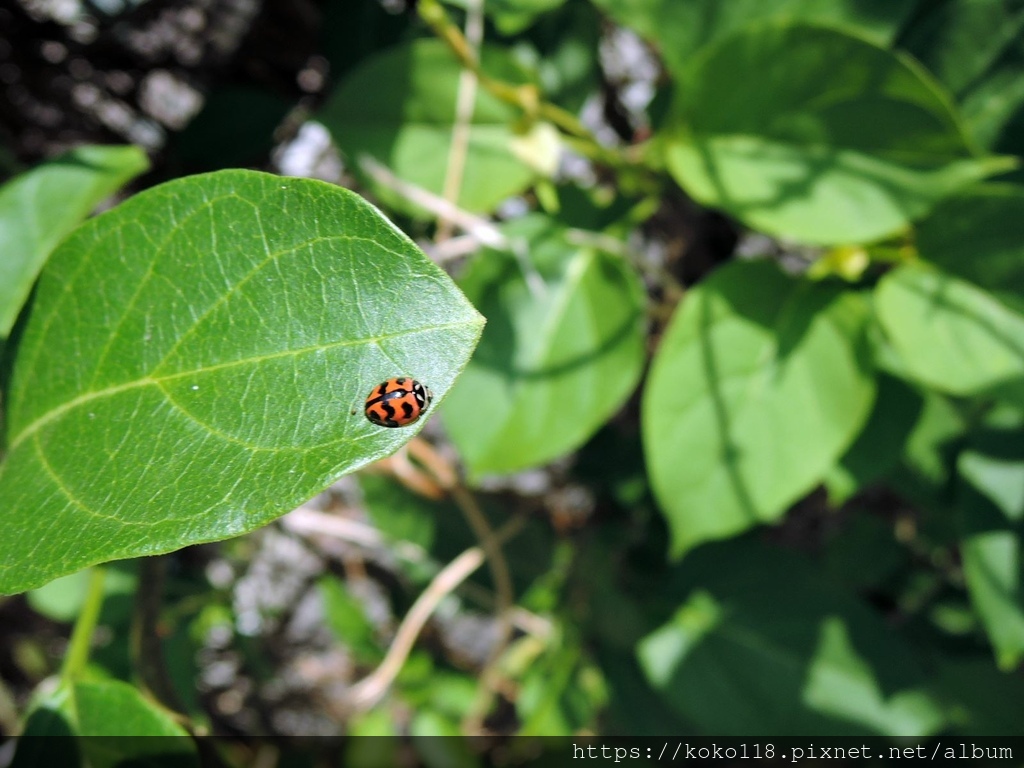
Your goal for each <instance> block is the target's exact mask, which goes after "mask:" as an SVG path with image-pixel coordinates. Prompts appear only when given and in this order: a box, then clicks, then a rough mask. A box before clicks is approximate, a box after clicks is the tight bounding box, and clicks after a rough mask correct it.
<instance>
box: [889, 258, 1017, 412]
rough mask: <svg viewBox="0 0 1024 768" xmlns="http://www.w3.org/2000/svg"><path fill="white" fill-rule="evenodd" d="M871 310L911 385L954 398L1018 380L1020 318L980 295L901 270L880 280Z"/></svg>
mask: <svg viewBox="0 0 1024 768" xmlns="http://www.w3.org/2000/svg"><path fill="white" fill-rule="evenodd" d="M876 306H877V311H878V319H879V321H880V322H881V324H882V327H883V328H884V329H885V332H886V334H888V336H889V338H890V339H891V340H892V343H893V346H894V347H895V349H896V351H897V353H898V354H899V356H900V360H901V361H902V362H903V364H904V365H905V366H906V371H907V373H908V375H909V376H910V377H911V378H913V379H916V380H917V381H920V382H922V383H924V384H926V385H928V386H931V387H934V388H935V389H937V390H939V391H940V392H948V393H950V394H954V395H979V394H984V393H986V392H989V391H992V390H995V389H997V388H999V387H1006V386H1012V385H1015V384H1018V383H1020V382H1021V381H1022V380H1024V316H1022V315H1020V314H1019V313H1017V312H1015V311H1013V310H1012V309H1010V308H1009V307H1007V306H1005V305H1004V304H1002V303H1001V302H1000V301H998V300H997V299H996V298H995V297H993V296H992V295H991V294H990V293H988V292H987V291H984V290H982V289H980V288H977V287H975V286H973V285H971V284H970V283H968V282H965V281H962V280H957V279H956V278H953V277H950V276H948V275H944V274H942V273H941V272H939V271H937V270H933V269H926V268H924V267H920V266H914V265H907V266H903V267H900V268H899V269H896V270H893V271H892V272H890V273H889V274H888V275H886V276H885V278H883V279H882V281H881V283H880V284H879V286H878V290H877V295H876Z"/></svg>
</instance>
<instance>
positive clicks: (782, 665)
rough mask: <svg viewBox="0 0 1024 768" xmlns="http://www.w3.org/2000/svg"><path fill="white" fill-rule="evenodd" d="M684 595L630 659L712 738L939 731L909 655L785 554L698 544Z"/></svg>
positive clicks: (867, 615)
mask: <svg viewBox="0 0 1024 768" xmlns="http://www.w3.org/2000/svg"><path fill="white" fill-rule="evenodd" d="M683 569H684V570H685V571H686V572H687V573H688V574H690V577H691V579H692V581H693V583H694V584H697V585H699V586H698V587H696V588H695V590H694V592H693V593H692V594H691V596H690V598H689V599H688V600H687V601H686V602H685V603H684V604H683V605H682V606H680V608H679V609H678V611H677V612H676V614H675V615H674V616H673V617H672V619H670V621H669V622H668V623H667V624H665V625H664V626H662V627H661V628H659V629H658V630H656V631H655V632H653V633H652V634H650V635H648V636H647V637H646V638H645V639H644V640H643V641H642V642H641V643H640V645H639V648H638V654H639V658H640V662H641V665H642V666H643V669H644V672H645V674H646V676H647V678H648V680H649V681H650V682H651V683H652V685H654V687H655V688H656V689H658V690H659V691H660V692H661V694H662V697H663V698H664V700H665V702H666V703H667V704H668V705H669V706H671V707H672V708H673V709H674V710H675V711H676V712H677V713H679V714H680V715H682V716H683V717H685V718H687V719H688V720H690V721H692V722H694V723H696V724H697V725H698V727H699V728H700V729H701V730H702V731H703V732H705V733H710V734H714V735H743V736H753V735H758V736H769V735H792V734H794V733H799V734H801V735H802V736H812V735H817V734H822V735H825V734H827V735H833V736H835V735H846V734H849V735H859V734H899V735H903V736H910V735H915V736H921V735H926V734H930V733H934V732H936V731H938V730H939V729H940V728H941V727H942V725H943V718H942V714H941V712H940V710H939V708H938V707H937V705H936V703H935V701H934V700H933V699H932V697H931V696H930V695H929V694H928V693H926V691H925V690H924V688H923V685H924V681H925V678H924V674H923V672H922V670H921V669H920V668H919V667H918V665H917V663H916V661H915V659H914V656H913V654H912V652H911V650H910V649H909V648H908V647H907V646H905V645H904V644H903V642H902V641H901V640H900V638H899V636H898V635H896V634H895V633H894V632H893V631H892V630H891V629H890V628H889V627H887V626H885V625H884V624H883V623H882V622H880V621H879V620H878V619H877V618H876V617H875V616H874V615H873V614H872V613H871V612H869V611H868V610H867V609H865V608H864V607H863V606H861V605H860V604H859V603H857V602H855V601H854V600H852V599H851V598H849V597H847V596H846V595H845V594H843V593H842V592H839V591H837V590H834V589H833V588H831V587H830V586H829V585H828V584H827V583H825V582H823V581H822V579H821V578H820V575H819V574H818V573H817V572H816V571H815V570H814V569H813V568H811V567H810V566H809V565H808V564H806V563H805V562H804V561H803V560H800V559H798V558H796V557H793V556H789V555H783V554H782V553H779V552H772V551H770V550H767V549H765V548H763V547H760V546H757V545H754V544H751V543H750V542H748V541H743V542H729V543H728V544H717V545H711V546H709V547H706V548H702V549H701V550H698V551H697V552H695V553H693V554H692V555H691V556H690V557H689V558H687V560H686V562H685V564H684V565H683Z"/></svg>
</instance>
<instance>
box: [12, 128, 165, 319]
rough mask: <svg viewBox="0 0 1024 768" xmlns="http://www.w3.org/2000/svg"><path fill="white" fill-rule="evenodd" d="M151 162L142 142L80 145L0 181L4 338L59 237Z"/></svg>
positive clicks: (61, 237) (60, 238)
mask: <svg viewBox="0 0 1024 768" xmlns="http://www.w3.org/2000/svg"><path fill="white" fill-rule="evenodd" d="M147 165H148V163H147V161H146V156H145V155H144V154H143V153H142V151H141V150H139V149H138V148H136V147H88V146H86V147H79V148H78V149H74V150H72V151H70V152H68V153H66V154H64V155H62V156H60V157H57V158H54V159H53V160H51V161H50V162H48V163H44V164H43V165H40V166H38V167H37V168H33V169H32V170H31V171H29V172H27V173H24V174H22V175H21V176H18V177H17V178H15V179H12V180H11V181H9V182H7V183H6V184H4V186H3V187H0V254H2V257H0V339H3V338H5V337H6V336H7V334H8V333H10V330H11V326H13V325H14V319H15V318H16V317H17V316H18V311H19V310H20V309H21V306H22V304H24V302H25V299H26V298H27V297H28V293H29V290H30V289H31V288H32V284H33V283H34V282H35V279H36V277H37V275H38V274H39V270H40V269H41V268H42V266H43V264H44V263H45V261H46V259H47V257H48V256H49V255H50V252H51V251H53V249H54V247H55V246H56V245H57V243H59V242H60V241H61V240H62V239H64V236H65V235H67V234H68V233H69V232H70V231H71V230H73V229H74V228H75V227H77V226H78V225H79V224H80V223H81V222H82V219H84V218H85V217H86V216H87V215H89V213H90V212H91V211H92V209H93V208H95V207H96V206H97V205H98V204H99V203H101V202H103V200H104V199H106V198H107V197H109V196H110V194H111V193H113V192H114V191H116V190H117V189H118V188H119V187H121V186H122V185H123V184H124V183H125V182H127V181H128V180H129V179H131V178H133V177H134V176H137V175H138V174H140V173H142V172H143V171H145V170H146V167H147Z"/></svg>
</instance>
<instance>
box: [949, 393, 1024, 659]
mask: <svg viewBox="0 0 1024 768" xmlns="http://www.w3.org/2000/svg"><path fill="white" fill-rule="evenodd" d="M1022 429H1024V415H1022V414H1021V412H1020V411H1019V410H1017V409H1015V408H1011V407H1002V408H994V409H992V410H990V411H989V412H988V413H987V414H986V416H985V420H984V423H983V425H982V427H981V428H979V429H976V430H975V431H974V432H973V433H972V434H971V435H970V438H969V443H968V445H967V446H966V447H965V448H964V450H963V451H962V452H961V454H960V456H959V460H958V462H957V471H958V473H959V479H960V484H959V488H958V491H959V493H958V499H957V500H958V503H959V506H960V515H961V527H962V532H963V535H964V539H963V542H962V544H961V547H960V553H961V557H962V559H963V569H964V579H965V581H966V582H967V589H968V592H969V593H970V596H971V603H972V605H973V606H974V608H975V610H976V611H977V612H978V615H979V616H980V617H981V620H982V623H983V624H984V626H985V631H986V632H987V634H988V637H989V640H991V642H992V646H993V648H994V650H995V654H996V661H997V663H998V665H999V667H1000V668H1001V669H1003V670H1004V671H1011V670H1013V669H1016V667H1017V666H1018V665H1019V664H1020V662H1021V660H1024V547H1022V546H1021V536H1022V534H1024V431H1022Z"/></svg>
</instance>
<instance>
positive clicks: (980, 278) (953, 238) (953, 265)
mask: <svg viewBox="0 0 1024 768" xmlns="http://www.w3.org/2000/svg"><path fill="white" fill-rule="evenodd" d="M917 247H918V250H919V251H920V253H921V257H922V258H924V259H927V260H928V261H930V262H932V263H934V264H937V265H938V266H940V267H942V269H943V270H945V271H946V272H948V273H950V274H951V275H956V276H957V277H963V278H966V279H967V280H970V281H971V282H973V283H975V284H977V285H979V286H981V287H982V288H986V289H988V290H990V291H995V292H1003V291H1015V292H1016V293H1018V294H1020V295H1024V189H1022V188H1021V187H1018V186H1014V185H1011V184H983V185H979V186H977V187H973V188H972V189H970V190H966V191H965V192H963V193H962V194H959V195H955V196H953V197H951V198H949V199H948V200H944V201H943V202H941V203H939V205H937V206H936V207H935V210H934V211H932V213H931V215H930V216H929V217H928V218H927V219H925V220H924V221H922V222H921V223H920V225H919V226H918V228H917Z"/></svg>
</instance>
